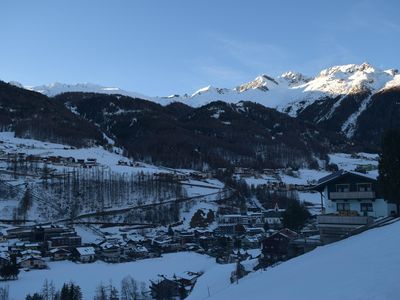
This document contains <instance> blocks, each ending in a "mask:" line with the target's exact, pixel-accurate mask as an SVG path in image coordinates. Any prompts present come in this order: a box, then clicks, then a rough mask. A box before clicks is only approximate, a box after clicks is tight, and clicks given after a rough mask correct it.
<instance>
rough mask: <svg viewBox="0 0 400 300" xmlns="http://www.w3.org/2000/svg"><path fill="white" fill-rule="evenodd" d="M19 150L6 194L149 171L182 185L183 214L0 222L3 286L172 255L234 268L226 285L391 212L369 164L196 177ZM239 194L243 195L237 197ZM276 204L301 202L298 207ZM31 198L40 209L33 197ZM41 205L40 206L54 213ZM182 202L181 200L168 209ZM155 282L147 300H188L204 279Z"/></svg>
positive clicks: (8, 164)
mask: <svg viewBox="0 0 400 300" xmlns="http://www.w3.org/2000/svg"><path fill="white" fill-rule="evenodd" d="M17 149H18V150H17V151H16V150H15V149H12V148H11V149H9V148H8V147H7V145H4V144H3V150H2V152H1V156H0V162H1V163H2V168H0V173H2V174H3V179H2V182H1V184H2V186H3V189H6V190H7V189H9V188H10V189H13V190H17V189H20V190H21V192H22V191H23V189H24V188H25V185H24V184H22V185H21V184H18V185H15V184H13V182H21V179H23V178H27V177H29V178H32V179H31V180H36V182H37V184H39V186H40V185H44V184H46V185H47V184H50V183H51V182H52V181H54V180H59V178H60V176H64V177H65V176H68V175H66V174H68V173H72V172H76V170H82V171H81V172H93V173H91V174H98V173H95V172H98V170H99V169H101V170H104V169H109V168H114V170H118V171H120V172H136V173H138V172H139V171H137V170H140V172H142V173H145V172H146V171H147V172H152V174H153V175H152V176H153V177H152V180H155V181H161V182H168V183H169V184H172V183H173V184H175V185H181V186H182V187H185V188H186V189H188V191H189V190H190V189H191V190H190V191H191V192H190V193H189V194H188V195H186V196H185V197H184V202H182V205H183V204H184V205H183V206H182V205H181V204H180V205H181V206H179V205H178V208H179V207H180V212H179V213H178V215H177V216H179V218H178V219H177V220H176V221H172V222H169V223H166V224H154V221H153V222H150V223H149V222H147V223H146V222H143V221H141V222H136V223H135V222H132V221H130V222H127V221H126V220H127V219H126V218H125V219H121V217H120V216H121V215H123V214H128V213H129V212H130V211H131V210H132V209H139V211H138V214H140V209H142V208H144V209H146V210H152V209H155V208H157V207H162V206H165V205H166V204H165V203H170V200H168V201H166V202H165V203H163V202H157V203H156V202H154V201H151V202H149V204H146V203H144V205H143V204H141V206H139V208H138V207H137V206H131V207H132V208H131V207H130V206H127V207H123V208H122V209H119V208H118V207H115V206H112V205H110V206H109V207H105V210H102V211H97V212H96V211H86V212H84V213H81V214H78V215H75V216H73V217H70V218H64V219H58V220H53V221H52V220H49V221H45V220H41V221H38V220H37V221H34V220H29V218H26V219H21V218H18V217H17V218H15V217H14V218H8V219H7V218H3V220H2V225H1V232H2V234H1V237H0V276H1V277H2V278H3V279H6V280H7V279H17V278H18V274H20V273H21V272H40V270H41V269H47V268H49V267H50V265H51V264H50V263H51V262H61V261H71V262H73V263H76V264H90V263H94V262H96V261H102V262H104V263H107V264H122V263H127V262H134V261H139V260H144V259H154V258H159V257H162V256H163V255H166V254H169V253H178V252H194V253H198V254H201V255H206V256H208V257H212V258H213V259H215V262H216V263H218V264H232V263H233V264H237V266H238V267H237V268H236V270H235V271H233V272H232V274H231V278H230V280H231V282H235V281H237V280H239V279H240V278H242V277H243V276H245V275H246V274H248V273H251V272H254V271H256V270H259V269H262V270H265V269H267V268H270V267H274V266H275V265H277V264H280V263H281V262H283V261H286V260H289V259H291V258H293V257H297V256H299V255H302V254H304V253H307V252H309V251H311V250H313V249H315V248H316V247H319V246H322V245H325V244H329V243H332V242H335V241H338V240H340V239H343V238H346V237H349V236H351V235H354V234H358V233H360V232H363V231H365V230H368V229H370V228H374V227H378V226H383V225H385V224H387V223H390V222H393V221H395V220H396V219H395V218H394V215H395V213H396V211H395V210H396V208H395V206H394V205H393V204H391V203H388V202H387V201H386V200H385V199H383V198H382V196H381V195H380V193H379V191H378V190H377V183H376V179H375V178H374V176H371V174H370V173H373V172H376V168H377V167H376V161H375V160H370V159H365V157H363V156H359V155H356V154H353V155H348V156H346V159H348V160H354V161H355V162H356V163H354V162H353V163H352V164H350V167H347V166H345V168H346V170H344V169H341V167H343V166H341V165H339V166H337V165H335V166H333V167H332V166H331V167H330V171H328V170H322V171H321V170H320V171H314V170H295V169H291V168H287V169H262V170H255V169H251V168H242V167H236V168H234V169H233V170H230V171H229V170H226V169H223V168H222V169H216V170H210V171H205V172H200V171H193V170H174V169H168V168H161V167H157V168H154V167H152V166H148V165H146V164H143V163H141V162H135V161H130V160H128V159H126V158H123V157H121V156H119V155H116V156H115V157H114V158H113V160H110V159H107V163H105V162H104V161H101V156H93V157H85V158H84V156H83V155H79V158H77V156H76V155H71V156H67V155H54V152H53V153H52V152H50V151H49V152H48V153H49V154H46V153H47V152H43V150H42V151H37V150H38V149H36V148H35V147H33V148H32V147H27V146H26V145H23V144H20V145H18V146H17ZM24 149H25V150H26V151H25V152H24V151H22V150H24ZM74 150H75V149H73V148H68V149H62V150H58V151H57V153H59V152H60V151H61V152H62V153H63V154H64V153H67V154H68V153H74ZM32 152H38V153H37V154H33V153H32ZM340 159H342V157H340ZM99 160H100V161H99ZM110 161H111V162H110ZM116 168H117V169H116ZM350 168H351V169H350ZM65 170H67V172H66V171H65ZM121 170H122V171H121ZM228 171H229V172H230V173H229V178H232V179H233V180H234V181H233V182H236V183H235V184H234V185H233V186H232V185H229V182H227V183H225V184H222V183H221V180H223V178H222V177H221V174H227V172H228ZM304 174H310V175H309V176H305V175H304ZM5 178H7V180H5ZM238 183H239V185H237V184H238ZM242 189H244V190H242ZM239 190H241V192H247V193H248V195H247V196H246V197H243V196H242V195H240V192H239V193H238V191H239ZM249 191H250V192H249ZM257 193H267V194H266V195H275V196H273V197H272V198H271V197H269V196H268V197H269V198H268V197H267V198H268V199H267V200H265V201H266V202H265V201H264V200H263V201H260V199H258V198H257V197H256V196H254V195H255V194H257ZM20 194H21V193H20ZM238 195H239V196H238ZM277 195H278V196H277ZM279 195H281V196H279ZM282 195H301V198H300V199H297V200H296V199H295V198H293V199H291V198H286V196H283V197H282ZM35 197H36V198H37V200H41V199H40V195H35ZM297 197H298V196H297ZM299 200H300V202H301V203H303V204H302V205H304V207H305V209H306V210H307V211H308V214H309V215H307V217H306V218H305V219H304V221H303V222H302V223H301V226H298V227H297V228H293V227H292V228H288V226H289V227H291V226H290V225H288V224H290V222H288V220H290V219H291V218H293V215H290V214H289V212H288V211H287V209H288V207H289V206H290V203H292V202H293V201H294V202H296V201H297V202H298V201H299ZM46 201H47V202H46V203H47V204H46V205H47V206H49V205H53V204H51V203H50V202H48V200H46ZM179 201H181V200H180V199H179V198H178V199H176V200H174V202H173V203H180V202H179ZM238 201H239V202H238ZM261 202H262V203H261ZM117 216H118V218H117V219H115V218H116V217H117ZM130 220H131V219H130ZM151 220H152V219H150V221H151ZM246 261H255V262H256V263H253V264H252V267H251V268H249V267H248V266H243V265H242V263H244V262H246ZM160 276H161V277H158V278H153V279H151V280H150V282H148V284H149V290H148V292H149V293H151V294H152V296H153V297H154V298H156V296H157V295H161V294H164V293H166V291H169V293H170V294H168V295H169V296H174V297H181V298H185V297H186V296H188V295H189V293H190V291H191V290H192V289H193V287H194V285H195V284H196V281H197V279H198V278H199V277H201V276H202V272H201V271H200V270H187V272H186V273H185V275H184V276H183V275H182V274H181V275H180V276H173V277H171V276H169V275H168V274H160Z"/></svg>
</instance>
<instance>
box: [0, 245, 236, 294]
mask: <svg viewBox="0 0 400 300" xmlns="http://www.w3.org/2000/svg"><path fill="white" fill-rule="evenodd" d="M215 265H216V263H215V259H214V258H210V257H208V256H205V255H200V254H196V253H189V252H180V253H174V254H165V255H163V256H162V257H160V258H153V259H145V260H139V261H136V262H128V263H121V264H108V263H104V262H100V261H98V262H95V263H92V264H76V263H73V262H69V261H63V262H50V263H49V266H50V269H48V270H35V271H29V272H25V271H21V273H20V275H19V279H18V280H15V281H8V282H1V283H0V286H5V285H8V286H9V289H10V300H21V299H25V296H26V294H28V293H34V292H38V291H40V290H41V287H42V284H43V282H44V280H45V279H47V280H48V281H53V282H54V284H55V286H56V288H57V289H61V287H62V285H63V283H64V282H69V281H71V280H72V281H73V282H75V283H76V284H78V285H80V286H81V288H82V293H83V297H84V299H93V297H94V293H95V289H96V287H97V286H98V285H99V284H100V282H103V283H104V284H108V283H109V282H110V280H111V281H112V283H113V285H115V286H116V287H118V289H119V288H120V284H121V280H122V279H123V278H124V277H125V276H128V275H130V276H131V277H132V278H134V279H135V280H137V281H141V282H145V283H146V285H148V284H149V280H150V279H151V280H157V279H158V278H159V277H158V275H159V274H163V275H167V276H171V277H172V276H173V275H174V274H176V275H177V276H180V275H184V272H186V271H193V272H198V271H204V272H206V273H207V272H208V270H210V269H212V268H213V267H215ZM228 280H229V277H228Z"/></svg>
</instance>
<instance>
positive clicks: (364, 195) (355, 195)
mask: <svg viewBox="0 0 400 300" xmlns="http://www.w3.org/2000/svg"><path fill="white" fill-rule="evenodd" d="M329 196H330V199H331V200H338V199H374V198H375V192H331V193H330V194H329Z"/></svg>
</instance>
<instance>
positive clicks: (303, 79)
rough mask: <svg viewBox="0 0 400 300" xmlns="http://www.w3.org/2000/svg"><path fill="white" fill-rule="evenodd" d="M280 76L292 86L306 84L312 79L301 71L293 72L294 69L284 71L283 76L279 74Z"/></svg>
mask: <svg viewBox="0 0 400 300" xmlns="http://www.w3.org/2000/svg"><path fill="white" fill-rule="evenodd" d="M279 78H282V79H284V80H286V81H287V82H288V83H289V85H290V86H293V85H299V84H304V83H307V82H309V81H310V80H311V78H309V77H307V76H305V75H303V74H301V73H299V72H293V71H287V72H285V73H283V74H282V75H281V76H279Z"/></svg>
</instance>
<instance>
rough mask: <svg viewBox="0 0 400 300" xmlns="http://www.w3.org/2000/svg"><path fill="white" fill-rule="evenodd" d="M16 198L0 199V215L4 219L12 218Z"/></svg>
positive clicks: (16, 203) (16, 205) (16, 202)
mask: <svg viewBox="0 0 400 300" xmlns="http://www.w3.org/2000/svg"><path fill="white" fill-rule="evenodd" d="M18 203H19V201H17V200H0V216H1V218H4V219H12V217H13V214H14V210H15V209H16V208H17V207H18Z"/></svg>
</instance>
